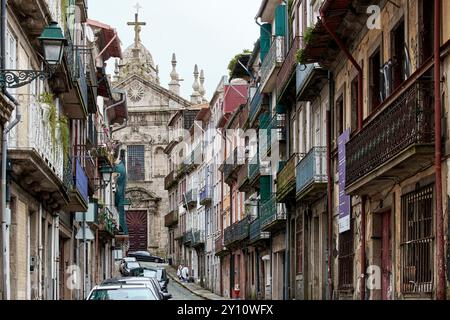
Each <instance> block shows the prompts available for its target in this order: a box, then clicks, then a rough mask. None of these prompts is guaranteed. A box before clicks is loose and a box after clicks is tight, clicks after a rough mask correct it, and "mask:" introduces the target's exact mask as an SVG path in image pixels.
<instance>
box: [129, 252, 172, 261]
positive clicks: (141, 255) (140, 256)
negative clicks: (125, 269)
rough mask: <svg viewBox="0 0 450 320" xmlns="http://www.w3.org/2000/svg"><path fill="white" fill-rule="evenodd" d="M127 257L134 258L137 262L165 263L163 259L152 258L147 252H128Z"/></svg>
mask: <svg viewBox="0 0 450 320" xmlns="http://www.w3.org/2000/svg"><path fill="white" fill-rule="evenodd" d="M127 256H128V257H133V258H136V260H137V261H145V262H156V263H165V260H164V259H163V258H161V257H157V256H154V255H152V254H150V252H147V251H136V252H130V253H128V255H127Z"/></svg>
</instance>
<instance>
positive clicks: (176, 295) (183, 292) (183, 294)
mask: <svg viewBox="0 0 450 320" xmlns="http://www.w3.org/2000/svg"><path fill="white" fill-rule="evenodd" d="M169 293H170V294H172V300H205V299H203V298H201V297H199V296H197V295H196V294H193V293H192V292H190V291H189V290H187V289H186V288H184V287H183V286H181V285H180V284H179V283H177V282H175V281H172V280H170V282H169Z"/></svg>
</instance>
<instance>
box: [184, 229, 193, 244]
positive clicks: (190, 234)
mask: <svg viewBox="0 0 450 320" xmlns="http://www.w3.org/2000/svg"><path fill="white" fill-rule="evenodd" d="M192 240H194V232H193V231H192V230H188V231H186V232H185V233H184V234H183V242H184V243H185V244H190V243H192Z"/></svg>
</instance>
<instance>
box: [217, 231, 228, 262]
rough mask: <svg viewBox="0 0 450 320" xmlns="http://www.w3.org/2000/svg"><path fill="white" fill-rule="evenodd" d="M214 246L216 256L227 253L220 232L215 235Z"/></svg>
mask: <svg viewBox="0 0 450 320" xmlns="http://www.w3.org/2000/svg"><path fill="white" fill-rule="evenodd" d="M214 248H215V251H216V256H219V257H220V256H224V255H226V254H227V253H228V249H227V247H225V244H224V238H223V235H222V234H220V235H219V236H218V237H217V239H216V241H215V243H214Z"/></svg>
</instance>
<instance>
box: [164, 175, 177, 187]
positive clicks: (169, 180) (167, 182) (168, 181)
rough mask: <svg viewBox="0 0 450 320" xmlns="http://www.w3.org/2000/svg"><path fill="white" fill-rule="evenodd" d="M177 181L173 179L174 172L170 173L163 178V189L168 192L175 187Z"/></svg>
mask: <svg viewBox="0 0 450 320" xmlns="http://www.w3.org/2000/svg"><path fill="white" fill-rule="evenodd" d="M176 183H177V180H176V179H175V171H171V172H170V173H169V174H168V175H167V176H166V177H165V178H164V189H165V190H169V189H170V188H171V187H173V186H174V185H176Z"/></svg>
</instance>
